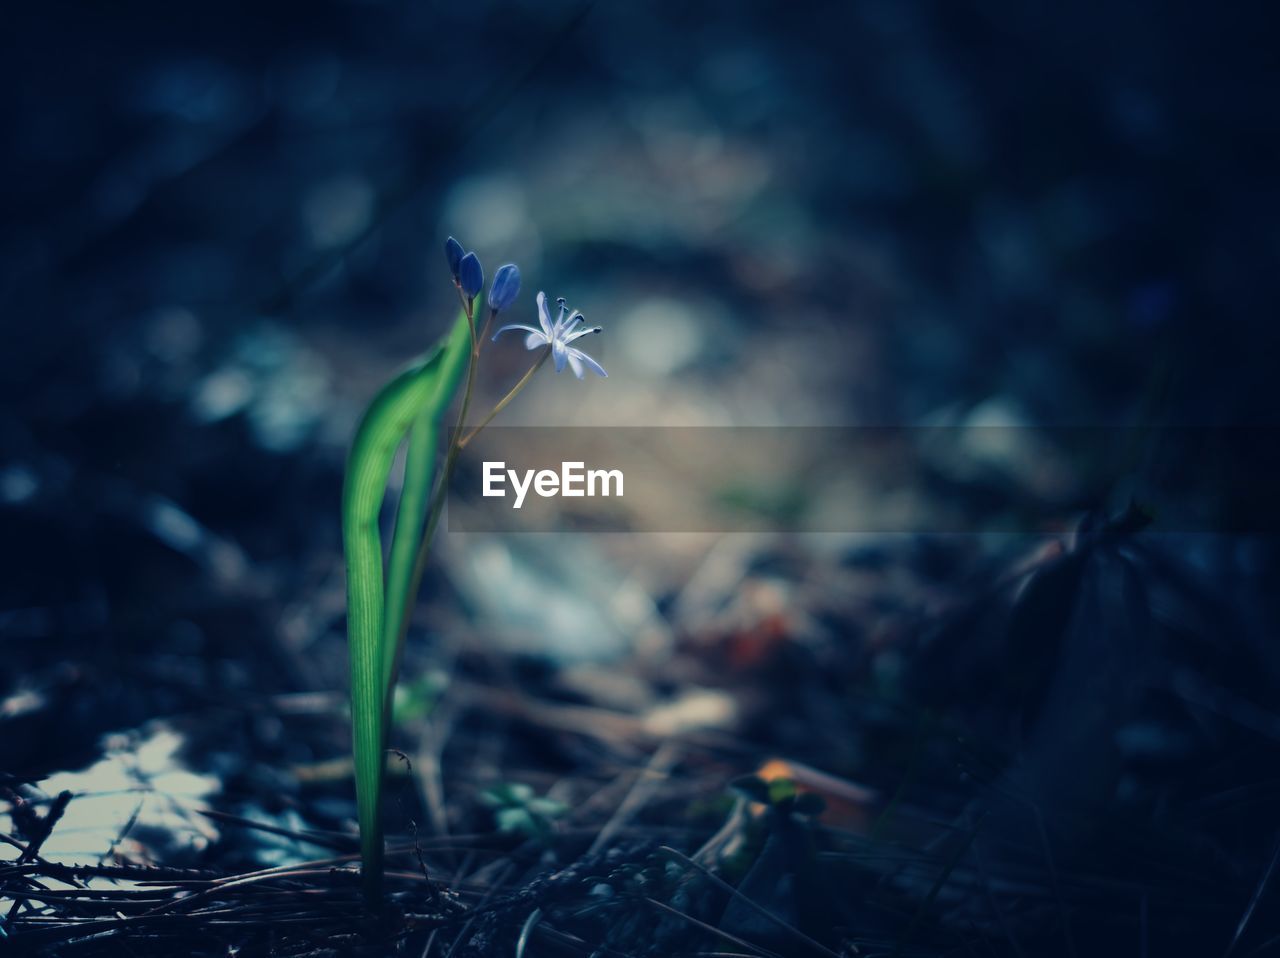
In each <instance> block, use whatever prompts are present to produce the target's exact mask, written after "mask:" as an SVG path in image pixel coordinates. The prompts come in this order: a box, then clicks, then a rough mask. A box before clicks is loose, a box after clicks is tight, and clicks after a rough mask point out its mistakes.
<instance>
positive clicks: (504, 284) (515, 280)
mask: <svg viewBox="0 0 1280 958" xmlns="http://www.w3.org/2000/svg"><path fill="white" fill-rule="evenodd" d="M519 292H520V267H518V266H516V264H515V263H508V264H507V265H506V266H499V267H498V272H496V273H495V274H494V276H493V282H492V283H491V284H490V285H489V308H490V309H491V310H493V311H494V312H495V313H496V312H498V310H500V309H506V308H507V307H508V306H510V305H511V304H512V303H513V302H515V299H516V294H518V293H519Z"/></svg>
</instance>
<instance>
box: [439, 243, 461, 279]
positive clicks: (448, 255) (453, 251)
mask: <svg viewBox="0 0 1280 958" xmlns="http://www.w3.org/2000/svg"><path fill="white" fill-rule="evenodd" d="M462 254H463V251H462V244H461V243H459V242H458V241H457V240H456V239H454V238H453V237H452V236H450V237H449V238H448V239H447V240H445V241H444V256H445V259H447V260H448V261H449V272H451V273H453V281H454V282H455V283H456V282H457V281H458V265H459V264H460V263H461V262H462Z"/></svg>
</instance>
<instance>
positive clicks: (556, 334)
mask: <svg viewBox="0 0 1280 958" xmlns="http://www.w3.org/2000/svg"><path fill="white" fill-rule="evenodd" d="M556 302H557V303H559V305H560V315H559V316H558V317H556V321H555V322H554V323H553V322H552V321H551V313H550V312H549V311H548V309H547V294H546V293H539V294H538V323H539V324H540V325H541V326H542V328H541V329H535V328H534V327H532V326H522V325H521V324H519V323H512V324H511V325H509V326H503V327H502V328H501V329H500V330H498V331H497V332H496V333H494V334H493V338H494V339H497V338H498V337H499V336H501V335H502V334H503V333H505V332H506V331H507V330H508V329H520V330H523V331H524V332H526V333H528V334H529V335H527V336H525V338H524V348H525V349H537V348H538V347H540V346H550V347H551V358H552V359H554V360H555V363H556V372H560V371H561V370H563V369H564V367H565V364H566V363H568V365H569V368H570V369H572V370H573V374H574V375H575V376H577V377H578V378H579V379H581V378H582V374H583V371H584V370H585V369H590V370H591V371H592V372H594V373H595V374H596V375H598V376H605V377H607V376H608V375H609V374H608V373H606V372H605V371H604V367H603V366H601V365H600V364H599V363H598V362H596V361H595V360H594V359H592V358H591V357H590V356H588V355H587V354H586V353H584V352H583V351H582V350H581V349H576V348H575V347H573V346H570V345H569V344H570V343H572V342H573V341H574V340H576V339H581V338H582V337H583V336H590V335H591V334H592V333H598V332H600V327H599V326H588V327H586V328H584V329H576V327H577V325H578V324H579V323H581V322H583V317H582V314H581V313H580V312H578V311H577V310H576V309H575V310H573V312H570V311H569V307H568V306H566V305H565V302H564V300H563V299H558V300H556Z"/></svg>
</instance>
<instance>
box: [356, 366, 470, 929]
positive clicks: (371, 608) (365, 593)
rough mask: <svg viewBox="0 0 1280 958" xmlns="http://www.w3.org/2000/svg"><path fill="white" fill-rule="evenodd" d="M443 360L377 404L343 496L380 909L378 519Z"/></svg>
mask: <svg viewBox="0 0 1280 958" xmlns="http://www.w3.org/2000/svg"><path fill="white" fill-rule="evenodd" d="M444 355H445V349H444V347H443V346H437V347H436V348H435V349H434V350H433V351H432V352H430V353H429V354H428V355H427V356H425V357H424V358H423V359H421V360H419V361H418V362H416V363H414V364H413V365H411V366H410V367H409V368H408V369H406V370H405V371H404V372H402V373H400V374H399V375H398V376H396V377H395V378H394V379H392V380H391V382H389V383H388V384H387V385H386V386H384V387H383V388H382V389H381V390H380V391H379V392H378V394H377V395H376V396H375V397H374V399H373V401H372V402H371V403H370V404H369V408H368V409H367V410H366V411H365V414H364V417H363V418H362V419H361V421H360V425H359V427H358V428H357V430H356V436H355V439H354V440H353V442H352V444H351V452H350V454H349V455H348V457H347V469H346V476H345V482H344V485H343V490H342V543H343V551H344V554H345V557H346V565H347V638H348V644H349V646H350V655H351V723H352V742H353V751H354V753H355V754H354V759H355V771H356V803H357V805H358V810H359V819H360V847H361V854H362V857H363V859H364V883H365V895H366V898H367V899H368V900H369V902H370V904H371V905H372V904H376V903H377V900H378V898H379V896H380V891H381V878H382V853H383V848H382V819H381V798H382V775H383V761H382V752H383V749H384V748H385V746H386V732H387V730H386V723H387V718H386V717H387V709H386V701H387V690H386V683H385V681H384V679H383V668H384V666H383V662H384V659H385V656H386V653H385V651H384V648H383V646H384V635H385V631H384V630H385V590H384V588H383V581H382V537H381V535H380V534H379V531H378V514H379V512H380V511H381V508H382V500H383V497H384V496H385V494H386V488H387V478H388V476H389V475H390V473H391V464H392V462H393V461H394V459H395V455H396V450H397V449H398V448H399V446H400V443H401V442H402V441H403V440H404V437H405V434H406V433H407V432H408V431H409V429H410V427H411V426H413V424H414V423H415V422H416V421H417V419H418V417H419V415H420V414H421V412H422V410H423V408H424V407H426V406H427V405H428V404H429V402H430V401H431V400H432V399H433V398H434V397H435V396H436V395H437V392H438V390H439V388H440V383H441V381H442V368H443V367H442V359H443V357H444Z"/></svg>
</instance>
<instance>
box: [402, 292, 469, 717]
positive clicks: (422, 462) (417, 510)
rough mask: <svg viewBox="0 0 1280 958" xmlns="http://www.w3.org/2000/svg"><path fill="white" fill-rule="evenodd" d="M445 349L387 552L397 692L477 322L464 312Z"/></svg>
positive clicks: (409, 457) (412, 438) (417, 427)
mask: <svg viewBox="0 0 1280 958" xmlns="http://www.w3.org/2000/svg"><path fill="white" fill-rule="evenodd" d="M439 348H441V349H443V350H444V355H443V357H442V358H441V361H440V370H439V373H438V377H437V383H436V389H435V392H434V393H433V394H432V395H431V397H430V399H429V401H428V402H427V403H426V404H425V405H424V406H423V407H422V409H421V411H420V412H419V413H418V417H417V419H416V421H415V422H414V424H413V429H412V432H410V434H409V450H408V452H407V454H406V456H405V464H404V485H403V486H402V488H401V492H400V504H399V506H398V508H397V509H396V524H395V530H394V531H393V533H392V536H391V551H390V555H389V556H388V558H387V602H386V619H385V621H384V623H383V632H384V635H385V639H384V642H385V644H384V645H383V661H382V680H383V685H384V687H386V689H387V694H388V695H391V688H392V686H393V685H394V682H395V672H396V667H397V660H398V658H399V655H400V646H401V644H402V643H403V642H404V636H405V632H406V631H407V624H408V619H409V613H410V610H411V609H412V608H413V601H414V599H415V598H416V596H414V595H413V594H412V593H413V592H415V591H416V589H415V583H414V581H413V569H414V563H415V562H416V560H417V557H418V547H419V545H420V544H421V542H422V533H423V522H424V521H425V519H426V515H427V505H428V503H429V501H430V499H431V481H432V477H433V475H434V473H435V463H436V450H437V447H438V446H439V444H440V433H441V431H442V430H441V419H442V417H443V416H444V413H445V411H446V410H447V409H448V408H449V404H450V403H451V402H452V401H453V395H454V393H456V392H457V391H458V384H459V383H460V382H461V381H462V376H463V374H464V373H465V372H466V369H467V360H468V358H469V357H470V355H471V324H470V323H469V322H468V321H467V314H466V313H463V312H460V313H459V314H458V318H457V320H456V321H455V322H454V324H453V328H452V329H451V330H450V331H449V334H448V336H446V337H445V338H444V339H443V340H442V341H441V343H440V347H439Z"/></svg>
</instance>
